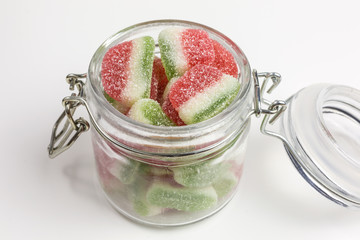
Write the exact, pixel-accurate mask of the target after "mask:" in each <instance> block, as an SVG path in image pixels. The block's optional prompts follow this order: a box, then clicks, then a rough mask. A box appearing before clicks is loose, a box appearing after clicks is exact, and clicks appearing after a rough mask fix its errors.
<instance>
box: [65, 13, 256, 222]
mask: <svg viewBox="0 0 360 240" xmlns="http://www.w3.org/2000/svg"><path fill="white" fill-rule="evenodd" d="M170 26H180V27H187V28H200V29H203V30H205V31H207V32H208V33H209V35H210V37H211V38H213V39H215V40H217V41H218V42H219V43H221V44H222V45H223V46H225V47H226V48H227V50H228V51H230V52H231V53H232V55H233V56H234V58H235V61H236V63H237V65H238V68H239V72H240V73H241V74H239V76H238V80H239V82H240V83H241V86H242V87H241V90H240V91H239V93H238V95H237V97H236V99H235V100H234V101H233V102H232V104H231V105H230V106H229V107H228V108H226V109H225V110H224V111H223V112H221V113H220V114H218V115H217V116H215V117H213V118H211V119H209V120H207V121H204V122H201V123H197V124H192V125H187V126H177V127H164V126H161V127H159V126H152V125H148V124H142V123H140V122H136V121H133V120H132V119H130V118H128V117H127V116H125V115H123V114H122V113H120V112H119V111H118V110H117V109H116V108H115V107H116V106H115V107H114V106H112V105H111V104H110V103H109V102H108V101H107V100H106V98H105V97H104V93H103V88H102V84H101V74H100V72H101V63H102V59H103V57H104V54H105V53H106V52H107V51H108V49H109V48H111V47H113V46H114V45H117V44H119V43H120V42H124V41H128V40H131V39H134V38H137V37H140V36H151V37H153V38H154V39H157V36H158V35H159V33H160V31H161V30H162V29H164V28H167V27H170ZM155 52H156V55H159V51H158V49H157V48H156V50H155ZM84 76H85V75H83V77H84ZM78 77H79V76H76V75H71V76H69V77H68V80H69V82H71V81H72V82H73V85H76V83H75V82H77V83H79V79H78ZM80 77H81V76H80ZM74 79H76V80H74ZM78 87H80V88H81V89H82V90H81V96H77V100H79V101H80V102H81V103H80V104H84V105H86V107H87V109H88V110H89V114H90V116H91V122H92V127H91V129H92V142H93V149H94V155H95V161H96V169H97V173H98V176H99V182H100V184H101V188H102V189H103V190H104V193H105V196H106V197H107V199H108V200H109V202H110V203H111V204H112V205H113V206H114V208H115V209H116V210H118V211H119V212H121V213H122V214H124V215H126V216H128V217H130V218H131V219H133V220H136V221H139V222H142V223H146V224H152V225H158V226H169V225H183V224H188V223H191V222H195V221H198V220H200V219H203V218H206V217H208V216H210V215H212V214H213V213H215V212H217V211H218V210H219V209H221V208H222V207H223V206H225V205H226V203H228V202H229V200H230V199H231V198H232V196H233V195H234V193H235V192H236V188H237V186H238V183H239V180H240V178H241V173H242V168H243V162H244V154H245V149H246V141H247V135H248V132H249V128H250V119H249V113H250V112H251V111H252V109H253V95H254V91H253V83H252V81H251V71H250V66H249V64H248V61H247V59H246V57H245V55H244V53H243V52H242V51H241V49H240V48H239V47H237V45H236V44H235V43H233V42H232V41H231V40H230V39H228V38H227V37H226V36H224V35H223V34H221V33H220V32H218V31H216V30H214V29H211V28H209V27H206V26H203V25H200V24H196V23H190V22H185V21H171V20H170V21H153V22H147V23H142V24H138V25H135V26H132V27H129V28H126V29H124V30H122V31H120V32H118V33H116V34H115V35H114V36H112V37H110V38H109V39H107V40H106V41H105V42H104V43H103V44H102V45H101V46H100V47H99V48H98V50H97V51H96V52H95V54H94V56H93V58H92V60H91V62H90V66H89V71H88V74H87V77H86V84H81V86H78ZM67 100H70V102H71V103H72V104H74V101H75V100H74V96H73V97H70V98H67V99H66V100H65V101H67ZM64 105H65V106H66V105H67V104H66V103H65V104H64ZM74 105H76V104H74ZM70 108H71V107H70ZM68 112H69V113H70V110H69V111H68ZM65 115H66V114H65ZM68 115H72V114H68ZM75 125H76V124H75ZM79 128H81V126H80V125H79ZM85 128H87V126H84V129H85ZM75 132H76V133H77V131H75Z"/></svg>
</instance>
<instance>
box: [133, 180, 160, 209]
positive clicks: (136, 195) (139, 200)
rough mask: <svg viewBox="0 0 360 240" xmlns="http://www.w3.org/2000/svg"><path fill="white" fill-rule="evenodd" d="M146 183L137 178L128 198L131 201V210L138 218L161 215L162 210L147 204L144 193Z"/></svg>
mask: <svg viewBox="0 0 360 240" xmlns="http://www.w3.org/2000/svg"><path fill="white" fill-rule="evenodd" d="M148 185H149V184H148V182H147V180H146V179H142V178H138V179H137V180H136V181H135V182H134V185H133V187H132V188H131V190H132V193H131V194H130V198H131V199H132V203H133V209H134V210H135V212H136V213H137V214H139V215H140V216H155V215H158V214H160V213H162V211H163V208H162V207H158V206H155V205H153V204H151V203H149V202H148V200H147V198H146V193H147V189H148Z"/></svg>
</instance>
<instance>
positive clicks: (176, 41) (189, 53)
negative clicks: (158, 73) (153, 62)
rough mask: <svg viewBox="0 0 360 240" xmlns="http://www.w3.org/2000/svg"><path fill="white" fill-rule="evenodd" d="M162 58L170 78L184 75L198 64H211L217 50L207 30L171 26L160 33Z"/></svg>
mask: <svg viewBox="0 0 360 240" xmlns="http://www.w3.org/2000/svg"><path fill="white" fill-rule="evenodd" d="M159 47H160V53H161V59H162V62H163V65H164V68H165V72H166V75H167V77H168V79H172V78H173V77H180V76H182V75H183V74H184V73H185V72H186V71H187V70H189V69H190V68H192V67H194V66H195V65H197V64H210V63H212V62H213V61H214V59H215V51H214V47H213V44H212V41H211V39H210V38H209V35H208V33H207V32H206V31H204V30H201V29H186V28H178V27H171V28H166V29H164V30H162V31H161V32H160V34H159Z"/></svg>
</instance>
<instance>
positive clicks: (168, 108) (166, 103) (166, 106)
mask: <svg viewBox="0 0 360 240" xmlns="http://www.w3.org/2000/svg"><path fill="white" fill-rule="evenodd" d="M177 79H178V78H176V77H175V78H173V79H171V80H170V82H169V83H168V85H167V86H166V88H165V90H164V93H163V101H162V102H163V104H162V106H161V107H162V109H163V111H164V113H165V114H166V115H167V116H168V117H169V118H170V119H171V120H172V121H173V122H174V123H175V124H176V125H177V126H183V125H185V123H184V122H183V120H181V118H180V117H179V114H178V112H177V111H176V110H175V108H174V107H173V106H172V104H171V102H170V99H169V91H170V88H171V86H172V85H173V84H174V82H176V81H177Z"/></svg>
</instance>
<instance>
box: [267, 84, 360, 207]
mask: <svg viewBox="0 0 360 240" xmlns="http://www.w3.org/2000/svg"><path fill="white" fill-rule="evenodd" d="M269 109H271V106H270V107H269ZM269 122H270V123H271V119H270V120H269V115H266V116H265V118H264V121H263V124H262V132H263V133H265V134H269V135H272V136H275V137H278V138H280V139H281V140H282V141H283V142H284V146H285V149H286V151H287V153H288V155H289V157H290V159H291V161H292V162H293V164H294V166H295V167H296V169H297V170H298V171H299V173H300V174H301V175H302V176H303V177H304V179H305V180H306V181H307V182H308V183H309V184H310V185H311V186H312V187H314V188H315V189H316V190H317V191H318V192H320V193H321V194H322V195H324V196H325V197H327V198H328V199H330V200H332V201H333V202H335V203H337V204H340V205H342V206H344V207H357V208H360V91H359V90H356V89H354V88H350V87H346V86H340V85H328V84H318V85H313V86H310V87H307V88H304V89H302V90H300V91H299V92H298V93H296V94H295V95H293V96H292V97H290V98H289V99H288V100H287V101H286V110H285V111H283V112H282V114H281V115H280V118H279V119H278V120H277V121H276V125H275V124H274V125H273V126H272V127H271V126H269V124H268V123H269ZM270 128H273V129H276V130H269V129H270Z"/></svg>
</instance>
